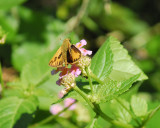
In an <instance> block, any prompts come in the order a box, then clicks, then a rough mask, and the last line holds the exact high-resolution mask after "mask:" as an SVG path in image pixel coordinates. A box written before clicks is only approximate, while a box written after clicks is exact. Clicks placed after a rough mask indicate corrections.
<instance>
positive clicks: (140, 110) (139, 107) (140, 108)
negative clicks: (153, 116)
mask: <svg viewBox="0 0 160 128" xmlns="http://www.w3.org/2000/svg"><path fill="white" fill-rule="evenodd" d="M131 107H132V110H133V112H134V113H135V115H136V116H145V115H146V114H147V110H148V105H147V102H146V101H145V100H144V99H142V98H140V97H137V96H135V95H134V96H132V98H131Z"/></svg>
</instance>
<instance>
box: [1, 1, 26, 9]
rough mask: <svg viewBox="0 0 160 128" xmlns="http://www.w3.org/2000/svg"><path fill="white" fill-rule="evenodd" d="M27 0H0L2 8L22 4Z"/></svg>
mask: <svg viewBox="0 0 160 128" xmlns="http://www.w3.org/2000/svg"><path fill="white" fill-rule="evenodd" d="M25 1H26V0H0V9H9V8H11V7H14V6H16V5H19V4H22V3H23V2H25Z"/></svg>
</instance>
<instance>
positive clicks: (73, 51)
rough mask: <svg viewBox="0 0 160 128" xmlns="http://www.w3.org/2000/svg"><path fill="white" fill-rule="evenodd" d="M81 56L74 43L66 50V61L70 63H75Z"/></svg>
mask: <svg viewBox="0 0 160 128" xmlns="http://www.w3.org/2000/svg"><path fill="white" fill-rule="evenodd" d="M80 58H81V51H80V50H79V49H78V48H76V47H75V46H74V45H71V47H70V49H69V50H68V51H67V62H68V63H70V64H74V63H76V62H77V61H78V60H79V59H80Z"/></svg>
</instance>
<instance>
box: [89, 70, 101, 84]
mask: <svg viewBox="0 0 160 128" xmlns="http://www.w3.org/2000/svg"><path fill="white" fill-rule="evenodd" d="M90 76H91V77H92V78H93V79H95V80H96V81H97V82H98V83H100V84H104V82H103V81H102V80H100V79H99V78H98V77H97V76H96V75H95V74H94V73H93V72H90Z"/></svg>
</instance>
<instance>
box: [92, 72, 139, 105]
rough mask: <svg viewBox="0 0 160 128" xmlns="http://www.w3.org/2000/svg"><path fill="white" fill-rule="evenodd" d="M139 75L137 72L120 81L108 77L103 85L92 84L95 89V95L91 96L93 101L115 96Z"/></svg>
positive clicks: (125, 89)
mask: <svg viewBox="0 0 160 128" xmlns="http://www.w3.org/2000/svg"><path fill="white" fill-rule="evenodd" d="M139 76H140V75H139V74H137V75H134V76H133V77H131V78H130V79H128V80H124V81H121V82H117V81H114V80H111V79H108V80H107V81H106V83H105V84H104V85H97V86H93V87H94V90H95V97H93V101H95V102H97V103H102V102H107V101H109V100H111V99H113V98H115V97H117V96H118V95H120V94H122V93H124V92H125V91H127V90H128V89H129V88H130V87H131V86H132V84H133V83H134V82H135V81H136V80H137V79H138V78H139Z"/></svg>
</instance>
